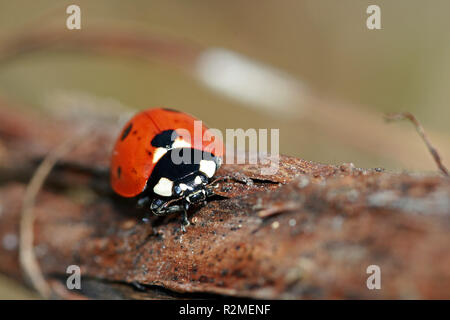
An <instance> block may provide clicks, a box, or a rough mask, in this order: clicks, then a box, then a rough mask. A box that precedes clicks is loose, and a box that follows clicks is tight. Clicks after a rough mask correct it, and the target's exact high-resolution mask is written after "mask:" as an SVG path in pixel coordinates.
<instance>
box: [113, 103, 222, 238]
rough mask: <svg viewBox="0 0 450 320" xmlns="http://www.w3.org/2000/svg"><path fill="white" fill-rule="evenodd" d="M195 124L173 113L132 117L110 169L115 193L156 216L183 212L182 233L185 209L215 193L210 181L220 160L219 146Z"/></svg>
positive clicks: (156, 111)
mask: <svg viewBox="0 0 450 320" xmlns="http://www.w3.org/2000/svg"><path fill="white" fill-rule="evenodd" d="M195 121H198V120H197V119H196V118H194V117H192V116H190V115H188V114H185V113H182V112H178V111H175V110H171V109H159V108H158V109H148V110H145V111H142V112H140V113H138V114H136V115H135V116H134V117H133V118H132V119H131V120H130V121H128V123H127V124H126V125H125V127H124V128H123V129H122V131H121V133H120V135H119V137H118V139H117V141H116V144H115V146H114V151H113V155H112V160H111V167H110V180H111V185H112V188H113V189H114V191H115V192H116V193H118V194H119V195H121V196H123V197H139V200H138V203H139V204H140V205H146V204H147V203H149V204H150V206H149V208H150V210H151V212H153V213H154V214H155V215H166V214H170V213H175V212H183V229H184V225H187V224H189V222H188V220H187V210H188V209H189V206H190V205H191V204H197V203H201V202H205V201H206V199H207V197H209V196H211V195H212V194H213V192H212V188H211V187H210V182H211V179H212V178H213V176H214V174H215V173H216V171H217V169H218V168H219V167H220V165H221V162H222V158H221V156H222V152H223V144H222V142H221V141H218V140H214V138H215V137H213V136H212V133H211V132H210V130H209V129H208V128H207V127H206V126H204V125H203V124H201V125H200V127H198V124H196V123H195ZM200 123H201V122H200ZM196 126H197V127H196ZM199 129H200V130H199ZM196 134H197V135H199V134H200V135H202V137H198V136H196ZM199 139H200V140H199ZM205 140H206V142H204V141H205Z"/></svg>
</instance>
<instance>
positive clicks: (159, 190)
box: [153, 178, 173, 197]
mask: <svg viewBox="0 0 450 320" xmlns="http://www.w3.org/2000/svg"><path fill="white" fill-rule="evenodd" d="M172 187H173V181H170V180H169V179H167V178H161V179H159V181H158V183H157V184H156V185H155V186H154V187H153V192H154V193H156V194H158V195H160V196H163V197H170V196H171V195H172Z"/></svg>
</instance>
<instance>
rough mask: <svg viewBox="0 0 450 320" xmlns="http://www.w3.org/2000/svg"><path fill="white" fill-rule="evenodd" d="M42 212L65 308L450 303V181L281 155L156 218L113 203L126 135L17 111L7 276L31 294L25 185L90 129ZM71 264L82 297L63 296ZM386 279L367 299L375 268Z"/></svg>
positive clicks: (6, 149) (2, 262)
mask: <svg viewBox="0 0 450 320" xmlns="http://www.w3.org/2000/svg"><path fill="white" fill-rule="evenodd" d="M86 125H87V126H90V127H92V128H94V129H92V131H91V134H90V135H89V137H88V138H87V139H85V140H84V141H82V142H81V143H80V144H79V145H78V146H77V147H76V148H74V149H73V150H71V151H70V152H69V153H67V154H66V155H64V156H63V157H62V158H61V159H60V161H59V162H58V164H57V165H56V166H55V168H53V170H52V171H51V173H50V175H49V176H48V178H47V180H46V183H45V185H44V187H43V188H42V189H41V190H40V192H39V194H38V197H37V199H36V203H35V205H34V214H35V216H36V221H35V223H34V234H35V237H34V253H35V255H36V257H37V259H38V262H39V265H40V267H41V269H42V272H43V275H44V276H45V279H46V280H47V281H48V283H49V284H50V286H51V288H52V290H53V294H54V295H55V296H58V297H62V298H83V297H84V298H126V299H154V298H167V299H182V298H205V297H207V298H215V297H243V298H263V299H304V298H313V299H314V298H325V299H328V298H338V299H339V298H364V299H365V298H369V299H372V298H401V299H404V298H406V299H407V298H425V299H429V298H444V299H448V298H450V290H448V289H449V288H450V268H449V266H450V250H449V248H448V245H449V243H450V233H449V226H450V223H449V217H450V180H449V178H448V177H443V176H440V175H438V174H418V173H406V172H405V173H396V172H386V171H384V170H382V169H360V168H355V167H354V166H353V165H352V164H343V165H341V166H334V165H325V164H318V163H313V162H310V161H305V160H302V159H298V158H293V157H287V156H281V157H280V158H279V161H280V163H279V165H280V167H279V171H278V172H277V173H276V174H275V175H262V174H261V168H262V167H263V166H264V165H262V164H255V165H250V164H246V165H224V166H223V167H222V168H221V169H220V171H219V172H218V175H219V176H222V175H223V176H225V175H232V176H234V177H235V178H236V179H238V180H240V181H241V182H237V181H225V182H222V183H220V185H219V187H218V188H217V196H216V197H214V198H212V199H211V200H210V201H209V202H208V203H207V205H206V206H203V207H197V208H193V209H192V210H191V211H190V213H189V218H190V220H191V221H192V225H191V226H189V227H188V228H187V232H186V233H183V232H182V231H181V230H180V217H179V216H177V215H173V216H169V217H166V218H157V217H152V218H151V219H150V222H149V223H148V224H146V223H144V222H142V220H141V218H142V217H143V216H144V214H145V210H144V209H137V208H136V207H135V199H123V198H120V197H118V196H116V195H114V193H113V192H112V191H111V189H110V187H109V181H108V162H109V155H110V153H111V149H112V144H113V141H114V139H115V137H116V134H117V131H118V129H120V128H118V126H117V125H115V124H113V123H101V124H100V123H92V122H91V123H89V124H86V123H85V122H83V121H79V120H73V121H66V120H63V119H60V118H56V117H55V118H50V117H46V118H43V117H39V116H38V115H35V114H31V113H26V114H25V113H20V112H18V111H14V110H13V109H12V108H11V107H8V106H6V104H5V103H2V102H0V239H1V244H2V245H1V246H0V272H2V273H4V274H6V275H8V276H11V277H13V278H16V279H19V280H21V281H24V279H25V278H24V276H23V273H22V271H21V268H20V264H19V259H18V256H19V255H18V250H19V247H18V239H19V223H20V218H21V209H22V201H23V198H24V192H25V189H26V186H27V184H28V182H29V180H30V179H31V177H32V175H33V173H34V172H35V170H36V167H37V165H38V164H39V163H40V161H42V159H43V158H44V157H45V156H46V155H47V154H48V153H49V152H50V151H51V150H53V149H54V148H55V147H57V146H58V145H59V144H61V143H62V142H63V141H65V140H67V139H69V138H70V137H71V136H73V134H74V132H76V131H77V130H78V129H79V128H80V127H82V126H86ZM69 265H78V266H80V268H81V274H82V282H81V283H82V288H81V290H79V291H77V290H74V291H70V292H69V291H67V290H66V289H65V283H66V279H67V277H68V274H67V273H66V269H67V267H68V266H69ZM370 265H376V266H379V267H380V270H381V289H379V290H377V289H374V290H369V289H368V287H367V283H366V282H367V279H368V277H369V276H370V274H368V273H367V268H368V266H370Z"/></svg>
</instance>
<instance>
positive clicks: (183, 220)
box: [181, 202, 191, 232]
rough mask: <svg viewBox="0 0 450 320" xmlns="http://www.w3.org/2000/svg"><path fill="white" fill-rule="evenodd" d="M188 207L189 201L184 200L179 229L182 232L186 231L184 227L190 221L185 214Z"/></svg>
mask: <svg viewBox="0 0 450 320" xmlns="http://www.w3.org/2000/svg"><path fill="white" fill-rule="evenodd" d="M188 209H189V203H188V202H186V203H185V205H184V207H183V215H182V217H181V219H182V220H181V230H182V231H183V232H186V227H187V226H189V225H190V224H191V223H190V222H189V219H188V216H187V211H188Z"/></svg>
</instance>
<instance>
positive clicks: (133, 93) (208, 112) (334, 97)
mask: <svg viewBox="0 0 450 320" xmlns="http://www.w3.org/2000/svg"><path fill="white" fill-rule="evenodd" d="M69 4H78V5H79V6H80V7H81V14H82V16H81V20H82V29H81V30H72V31H67V30H66V27H65V20H66V18H67V16H68V15H67V14H66V12H65V9H66V7H67V6H68V5H69ZM370 4H377V5H379V6H380V7H381V24H382V30H368V29H367V27H366V19H367V17H368V15H367V13H366V8H367V7H368V5H370ZM449 15H450V2H449V1H448V0H434V1H432V2H429V1H424V0H396V1H387V0H384V1H382V0H372V1H365V0H340V1H335V0H296V1H287V0H285V1H274V0H273V1H266V0H263V1H261V0H258V1H210V0H209V1H207V0H202V1H183V0H179V1H144V0H142V1H119V0H96V1H50V0H48V1H44V0H28V1H23V0H21V1H17V0H16V1H5V0H0V97H3V98H5V99H7V100H8V101H14V102H17V103H18V104H20V105H22V106H25V107H24V108H34V109H36V110H38V111H39V112H42V113H44V114H45V112H49V110H50V109H49V107H51V108H53V109H54V108H55V106H56V108H60V109H62V111H63V112H64V111H65V110H64V108H74V106H73V104H70V103H68V102H67V101H68V100H79V101H81V102H80V103H81V104H90V105H94V108H95V106H96V105H98V106H99V108H103V110H105V108H106V110H108V107H109V106H111V110H112V109H113V107H114V108H115V107H117V106H120V108H121V110H122V109H123V110H137V109H143V108H147V107H150V106H167V107H172V108H176V109H179V110H183V111H186V112H189V113H192V114H194V115H196V116H197V117H199V118H201V119H202V120H204V121H205V122H207V123H208V124H209V125H210V126H211V127H216V128H220V129H225V128H244V129H247V128H279V129H280V152H281V153H283V154H289V155H294V156H299V157H302V158H304V159H308V160H315V161H320V162H324V163H342V162H353V163H355V165H356V166H359V167H384V168H387V169H395V170H398V169H408V170H425V171H435V170H436V169H435V165H434V163H433V161H432V158H431V156H430V155H429V154H428V152H427V150H426V148H425V145H424V144H423V143H422V141H421V140H420V138H419V137H418V136H417V134H416V133H415V131H414V129H413V127H412V126H411V125H410V124H407V123H396V124H386V123H384V122H383V121H382V114H383V113H385V112H397V111H409V112H412V113H413V114H414V115H415V116H416V117H417V118H418V119H419V120H420V121H421V122H422V124H423V125H424V127H425V129H426V130H427V132H428V134H429V136H430V138H431V140H432V141H433V142H434V144H435V145H436V147H437V148H438V149H439V150H440V152H441V153H442V156H443V160H444V163H448V161H447V162H446V160H448V159H450V145H449V143H448V141H450V140H449V136H450V126H449V124H448V122H449V121H448V120H449V116H450V108H449V107H448V101H449V98H450V90H449V85H450V32H449V31H450V19H449ZM40 30H50V31H52V30H53V31H61V32H67V35H71V34H73V33H82V34H89V33H92V32H97V33H98V32H99V33H101V34H105V35H112V36H114V35H115V34H117V32H125V33H127V34H133V35H137V36H139V37H146V36H149V37H152V38H154V39H159V40H161V41H169V42H170V43H173V44H177V43H180V44H183V45H187V46H188V47H190V46H192V47H194V48H199V53H198V54H200V55H201V53H202V52H206V51H207V50H209V49H211V48H223V49H226V50H228V52H233V53H236V54H238V55H240V56H243V57H246V58H245V59H249V61H253V62H254V63H257V64H258V65H264V66H267V67H269V68H270V70H272V71H273V72H274V73H278V72H281V73H282V74H283V75H284V76H286V77H288V78H289V79H290V80H289V81H295V83H296V86H294V89H292V90H294V91H295V90H296V88H297V89H299V91H298V92H296V94H297V96H296V97H297V98H298V101H296V102H293V103H291V104H290V105H289V106H288V107H287V108H286V107H283V108H282V107H281V106H277V103H272V104H270V105H269V106H258V104H257V103H256V104H254V103H253V104H252V103H246V101H244V100H242V99H241V100H240V99H238V98H236V97H235V98H233V97H230V96H227V95H223V94H221V93H220V92H218V91H214V90H212V89H211V88H210V87H209V86H208V83H205V82H204V81H203V82H202V81H199V78H198V70H197V69H196V68H197V67H198V65H197V62H198V61H197V58H198V57H197V58H195V59H193V60H192V59H184V58H183V51H182V52H181V54H180V56H177V57H176V58H175V59H167V57H165V56H164V53H162V54H161V53H158V54H150V55H149V57H148V59H147V57H144V59H143V57H142V54H140V55H138V56H137V55H133V54H129V53H127V54H123V52H117V53H116V52H111V51H110V52H107V53H103V52H90V51H89V50H84V48H82V49H83V50H78V49H77V48H73V47H70V46H69V47H68V48H66V49H65V50H60V49H61V48H58V49H55V48H52V47H46V48H43V49H42V50H36V51H33V52H29V53H27V54H23V55H19V56H17V57H14V58H13V59H9V58H8V59H3V58H4V57H2V52H3V53H4V52H5V51H4V50H6V49H7V45H8V44H9V43H11V41H13V40H14V39H15V38H16V37H18V36H24V35H27V34H33V33H34V32H38V31H40ZM63 46H64V45H63ZM2 50H3V51H2ZM293 79H295V80H293ZM248 86H249V88H251V86H252V83H251V81H249V83H248ZM302 88H307V89H305V90H304V91H302V90H303V89H302ZM300 89H302V90H300ZM280 90H281V91H283V89H282V88H281V89H280ZM261 95H262V96H263V95H264V92H261ZM114 110H115V109H114ZM67 111H68V110H67ZM70 111H73V110H70ZM111 112H112V111H111ZM114 112H115V111H114ZM0 263H1V262H0ZM13 288H14V286H12V285H11V284H9V283H8V284H7V283H6V282H4V281H2V279H0V298H16V297H24V298H25V297H28V296H27V295H22V294H20V293H17V292H15V291H14V289H13Z"/></svg>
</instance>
